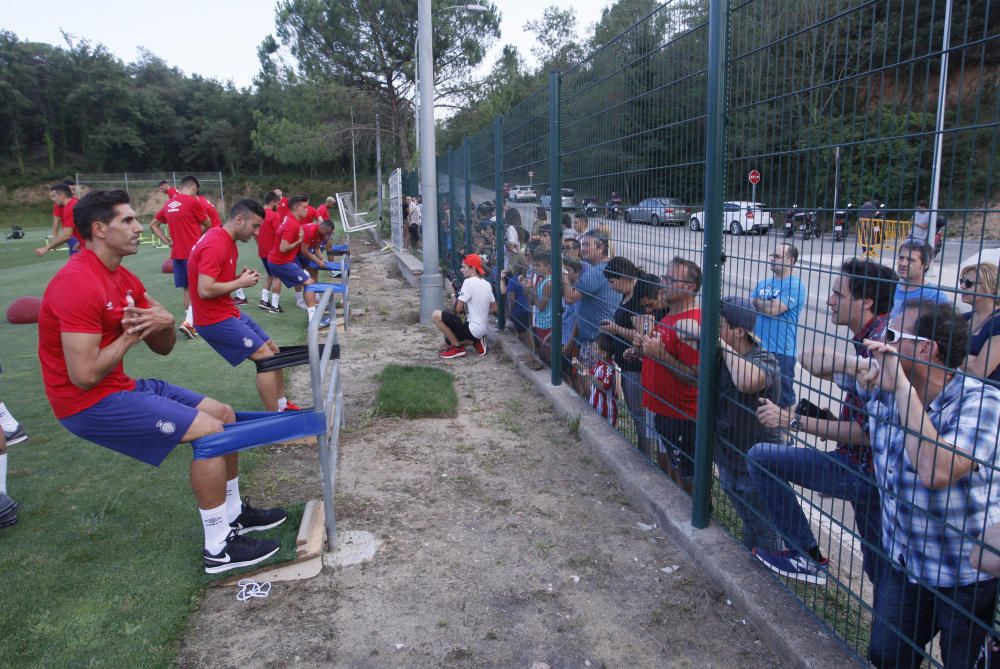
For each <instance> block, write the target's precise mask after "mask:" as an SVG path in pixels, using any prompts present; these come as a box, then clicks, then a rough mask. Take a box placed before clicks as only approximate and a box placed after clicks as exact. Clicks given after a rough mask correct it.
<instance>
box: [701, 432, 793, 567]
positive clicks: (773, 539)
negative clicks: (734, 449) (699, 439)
mask: <svg viewBox="0 0 1000 669" xmlns="http://www.w3.org/2000/svg"><path fill="white" fill-rule="evenodd" d="M715 447H716V449H719V448H725V446H721V445H719V444H718V443H716V446H715ZM715 464H716V465H717V466H718V467H719V485H720V486H721V487H722V490H723V492H725V493H726V496H727V497H728V498H729V501H730V503H731V504H732V505H733V509H734V510H735V511H736V514H737V515H738V516H739V517H740V520H741V521H743V545H744V546H745V547H746V548H747V549H748V550H749V549H752V548H754V547H757V546H759V547H760V548H763V549H764V550H766V551H769V552H776V551H777V550H779V549H780V548H781V546H780V544H779V539H778V535H777V533H775V531H774V526H773V525H772V524H771V519H770V517H769V516H768V514H767V501H766V500H765V499H764V496H763V495H762V494H761V490H760V487H759V486H758V485H757V484H756V482H755V481H754V480H753V479H752V478H750V472H748V471H747V468H746V463H745V462H741V464H742V465H743V466H742V467H731V466H729V465H728V464H723V463H722V462H721V461H719V460H717V461H716V463H715Z"/></svg>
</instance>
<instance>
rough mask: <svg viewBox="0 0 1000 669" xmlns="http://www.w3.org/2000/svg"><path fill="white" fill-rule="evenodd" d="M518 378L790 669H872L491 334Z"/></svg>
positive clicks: (577, 403)
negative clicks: (574, 431)
mask: <svg viewBox="0 0 1000 669" xmlns="http://www.w3.org/2000/svg"><path fill="white" fill-rule="evenodd" d="M493 343H494V345H495V346H496V347H497V348H499V349H501V350H503V351H504V352H505V353H506V354H507V356H508V357H509V358H511V360H512V361H513V363H514V366H515V367H516V368H517V370H518V372H520V374H521V375H522V376H524V377H525V378H527V379H528V380H530V381H531V382H532V383H533V384H534V386H535V388H536V389H537V390H538V392H540V393H541V394H542V395H543V396H545V397H546V398H547V399H548V400H549V402H550V403H551V405H552V408H553V409H554V410H555V413H556V415H557V416H558V417H559V418H560V419H576V418H579V420H580V429H579V436H580V440H581V441H582V442H583V443H584V444H585V445H587V446H588V447H589V448H590V449H591V451H593V453H594V455H595V456H596V457H598V458H600V460H601V462H603V463H604V465H605V466H606V467H608V468H609V469H610V470H612V471H613V472H614V473H615V475H616V476H617V477H618V481H619V483H620V485H621V487H622V490H623V491H624V493H625V495H626V496H627V497H628V499H629V500H630V501H631V503H632V504H633V505H635V506H636V507H637V508H639V509H642V510H643V511H645V512H646V513H648V514H649V515H650V516H651V517H653V518H655V519H656V522H657V523H658V524H659V526H660V527H661V528H662V529H663V531H664V533H665V534H666V535H667V536H668V537H670V539H671V540H672V541H673V542H674V543H676V544H677V545H678V546H679V547H680V548H681V549H682V550H683V551H684V552H685V553H687V554H688V556H689V557H690V558H691V560H692V561H693V562H694V563H695V564H697V565H698V566H699V567H700V568H701V569H702V571H704V572H705V574H707V575H708V576H709V578H711V579H712V580H713V581H714V582H715V583H716V584H717V585H718V586H719V587H720V588H721V589H722V590H723V591H724V592H725V593H726V596H727V597H728V598H729V599H730V600H731V601H732V603H733V606H734V607H736V609H737V610H739V611H742V612H744V614H745V615H746V618H747V621H748V622H750V623H751V624H752V625H753V626H754V627H755V628H756V629H757V630H758V631H759V632H760V634H761V635H762V636H763V637H764V638H765V639H766V640H767V641H768V643H770V645H771V646H772V648H774V650H775V652H777V653H778V654H779V655H781V656H782V657H783V658H784V660H785V661H786V662H787V665H786V666H789V667H802V668H803V669H805V668H809V669H819V668H821V667H838V668H841V667H844V666H867V665H865V664H861V663H860V662H859V661H858V659H857V658H856V657H855V656H854V655H852V654H851V653H850V652H849V651H848V650H847V649H846V648H845V647H844V645H843V644H842V643H841V642H840V641H839V640H837V638H836V637H835V636H834V635H833V634H832V633H830V632H829V631H828V630H827V629H826V628H824V627H823V626H821V625H820V624H819V623H817V622H816V620H815V619H814V618H813V617H812V615H809V614H807V613H806V612H805V611H804V610H803V606H802V604H801V603H800V602H799V600H798V599H796V598H795V597H794V596H793V595H792V594H791V593H789V592H787V591H786V590H784V589H782V588H781V587H780V586H779V585H778V584H777V583H775V581H774V579H773V578H771V576H770V575H769V574H768V573H767V572H766V571H765V570H764V569H763V568H762V567H761V566H760V565H759V564H758V563H757V562H756V561H755V560H754V559H753V557H752V556H751V555H749V554H748V553H747V552H746V551H745V550H744V549H743V547H742V546H741V545H739V544H738V543H737V542H736V541H735V540H734V539H733V538H732V537H731V536H729V535H728V534H727V533H726V532H725V530H723V529H722V528H721V527H719V526H718V525H715V524H712V525H710V526H709V527H707V528H705V529H703V530H697V529H694V528H693V527H691V501H690V499H689V498H688V496H687V495H685V494H684V493H683V492H682V491H681V490H680V489H679V488H677V486H676V485H674V484H673V483H672V482H671V481H670V480H669V479H668V478H667V477H666V476H664V475H663V474H662V473H661V472H660V470H659V469H658V468H656V467H655V466H654V465H653V464H652V463H650V462H649V461H647V460H646V459H645V458H643V457H642V455H641V454H640V453H639V451H638V450H636V449H635V447H633V446H632V445H631V444H630V443H628V441H626V440H625V439H624V438H623V437H622V436H621V435H620V434H619V433H618V432H617V431H616V430H615V429H614V428H612V427H611V426H610V425H608V423H607V422H606V421H605V420H604V419H603V418H601V417H600V416H598V415H597V414H596V413H595V412H594V411H593V410H591V408H590V406H589V405H588V404H587V403H586V402H585V401H584V400H583V399H582V398H580V397H579V396H577V395H576V394H575V393H574V392H573V391H572V390H571V389H570V388H569V387H568V386H565V385H561V386H553V385H551V383H550V381H551V372H550V371H549V369H548V368H547V367H546V368H544V369H541V370H537V371H535V370H531V369H529V368H528V367H527V365H526V364H525V363H524V362H523V361H521V360H520V357H521V356H522V355H524V354H526V353H528V352H529V351H528V349H527V348H525V347H524V346H523V345H522V344H521V343H520V342H519V341H518V340H517V338H516V337H514V335H512V334H511V333H509V332H500V333H493Z"/></svg>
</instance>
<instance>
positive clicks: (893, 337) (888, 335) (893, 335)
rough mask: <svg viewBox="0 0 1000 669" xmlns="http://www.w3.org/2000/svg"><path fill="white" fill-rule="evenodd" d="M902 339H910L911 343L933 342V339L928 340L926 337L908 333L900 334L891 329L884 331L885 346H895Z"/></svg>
mask: <svg viewBox="0 0 1000 669" xmlns="http://www.w3.org/2000/svg"><path fill="white" fill-rule="evenodd" d="M904 339H912V340H913V341H934V340H933V339H928V338H927V337H921V336H919V335H915V334H910V333H909V332H900V331H899V330H895V329H893V328H886V329H885V342H886V343H887V344H895V343H896V342H899V341H902V340H904Z"/></svg>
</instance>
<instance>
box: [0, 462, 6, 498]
mask: <svg viewBox="0 0 1000 669" xmlns="http://www.w3.org/2000/svg"><path fill="white" fill-rule="evenodd" d="M5 492H7V454H6V453H4V454H3V455H0V495H2V494H4V493H5Z"/></svg>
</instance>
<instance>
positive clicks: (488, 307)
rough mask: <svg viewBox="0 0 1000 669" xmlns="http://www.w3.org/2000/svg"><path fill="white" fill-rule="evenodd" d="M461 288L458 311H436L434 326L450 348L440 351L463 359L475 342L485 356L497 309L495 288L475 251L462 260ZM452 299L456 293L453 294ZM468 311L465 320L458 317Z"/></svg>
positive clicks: (480, 352) (447, 357) (456, 307)
mask: <svg viewBox="0 0 1000 669" xmlns="http://www.w3.org/2000/svg"><path fill="white" fill-rule="evenodd" d="M461 272H462V276H463V277H464V279H465V280H464V281H463V282H462V290H461V291H460V292H459V293H458V300H457V301H456V302H455V313H452V312H450V311H445V312H442V311H440V310H438V311H435V312H434V314H433V315H432V316H431V318H432V319H433V320H434V325H436V326H437V329H438V330H440V331H441V334H443V335H444V338H445V340H446V342H447V343H448V345H449V346H448V348H446V349H444V350H443V351H441V352H440V353H439V355H440V356H441V357H442V358H445V359H451V358H461V357H462V356H464V355H465V347H466V346H467V345H468V343H469V342H472V344H473V346H475V348H476V353H478V354H479V355H481V356H483V355H486V329H487V326H488V321H489V315H490V314H491V313H492V312H493V311H495V309H496V302H495V300H494V298H493V288H492V286H490V284H489V282H487V281H486V280H485V279H484V278H483V275H484V274H486V270H485V269H483V260H482V258H480V257H479V256H477V255H476V254H475V253H470V254H469V255H467V256H465V258H463V259H462V269H461ZM451 297H452V299H455V297H456V296H455V294H454V293H452V295H451ZM463 311H464V312H465V313H466V314H467V319H466V321H465V322H463V321H462V319H461V318H459V314H461V313H462V312H463Z"/></svg>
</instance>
